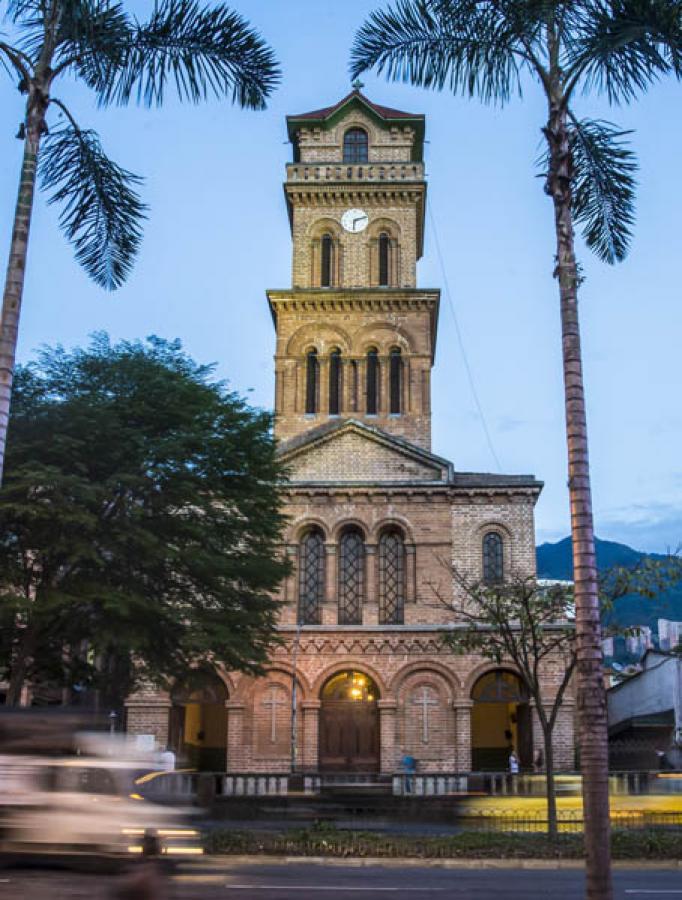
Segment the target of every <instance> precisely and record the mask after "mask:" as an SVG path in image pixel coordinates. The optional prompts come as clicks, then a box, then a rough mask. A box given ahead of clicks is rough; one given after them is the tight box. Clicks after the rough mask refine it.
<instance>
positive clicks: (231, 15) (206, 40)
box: [88, 0, 280, 109]
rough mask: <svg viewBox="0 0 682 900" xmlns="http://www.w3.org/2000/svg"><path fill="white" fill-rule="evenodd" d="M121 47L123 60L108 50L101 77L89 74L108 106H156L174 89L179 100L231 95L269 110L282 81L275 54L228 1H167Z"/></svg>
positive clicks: (93, 72) (252, 106) (251, 106)
mask: <svg viewBox="0 0 682 900" xmlns="http://www.w3.org/2000/svg"><path fill="white" fill-rule="evenodd" d="M117 47H118V49H117V53H118V55H116V53H114V52H112V50H113V48H109V54H108V55H105V56H104V58H103V59H102V64H101V67H100V71H99V72H98V70H97V67H96V66H95V67H93V68H91V69H89V70H88V72H89V73H90V78H89V81H90V84H91V86H92V87H94V88H95V90H96V91H97V93H98V95H99V100H100V102H101V103H102V104H105V105H106V104H109V103H120V104H125V103H128V102H129V101H130V99H131V98H134V99H135V100H136V101H137V102H142V103H144V104H146V105H147V106H151V105H153V104H157V105H158V104H161V103H162V102H163V100H164V97H165V94H166V91H167V90H168V88H169V86H171V87H173V88H174V89H175V91H176V93H177V95H178V96H179V97H180V99H181V100H190V101H192V102H195V103H196V102H198V101H200V100H203V99H205V98H206V97H207V96H209V95H210V94H213V95H214V96H216V97H223V96H225V95H227V96H230V97H231V99H232V102H234V103H237V104H239V105H240V106H242V107H246V108H249V109H263V108H264V107H265V102H266V99H267V98H268V96H269V95H270V94H271V92H272V91H273V90H274V88H275V87H276V86H277V84H278V83H279V80H280V70H279V67H278V65H277V62H276V60H275V56H274V53H273V51H272V50H271V49H270V48H269V47H268V45H267V44H266V43H265V41H264V40H263V38H261V36H260V35H259V34H258V33H257V32H256V31H255V30H254V29H252V28H251V27H250V26H249V25H248V23H247V22H246V21H245V20H244V19H243V18H242V17H241V16H240V15H239V14H238V13H236V12H233V11H231V10H230V9H228V8H227V7H225V6H223V5H222V4H221V5H218V6H215V7H205V8H204V7H200V6H199V3H198V2H197V0H161V2H160V3H158V4H157V5H156V6H155V8H154V12H153V13H152V16H151V18H150V19H149V21H148V22H146V23H144V24H139V23H135V24H134V25H133V26H132V28H131V31H130V34H129V36H126V38H125V40H124V41H122V42H120V43H118V44H117ZM89 65H92V64H91V63H90V64H89Z"/></svg>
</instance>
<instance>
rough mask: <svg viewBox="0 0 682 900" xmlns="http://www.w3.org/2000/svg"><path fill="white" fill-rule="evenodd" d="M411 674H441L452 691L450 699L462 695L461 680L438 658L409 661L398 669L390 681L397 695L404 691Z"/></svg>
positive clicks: (391, 687)
mask: <svg viewBox="0 0 682 900" xmlns="http://www.w3.org/2000/svg"><path fill="white" fill-rule="evenodd" d="M411 675H424V677H425V678H426V677H428V675H438V676H440V677H441V678H442V679H443V680H444V681H445V683H446V685H447V686H448V689H449V691H450V697H449V699H450V700H457V699H458V698H459V696H460V688H461V685H460V681H459V678H457V676H456V675H455V673H454V672H452V671H451V670H450V669H448V668H447V666H444V665H443V664H442V663H439V662H437V661H436V660H426V661H421V662H413V663H408V664H407V665H405V666H403V667H402V668H400V669H398V671H397V672H396V673H395V675H394V676H393V678H392V679H391V682H390V685H389V687H390V690H391V692H392V693H393V694H394V695H395V696H396V697H397V696H398V695H399V694H400V692H401V691H402V689H403V687H404V685H405V682H406V681H407V679H408V678H409V677H410V676H411Z"/></svg>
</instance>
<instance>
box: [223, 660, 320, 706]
mask: <svg viewBox="0 0 682 900" xmlns="http://www.w3.org/2000/svg"><path fill="white" fill-rule="evenodd" d="M273 675H279V676H284V677H286V678H288V679H289V683H291V679H292V678H293V676H294V667H293V666H292V665H291V664H290V663H287V662H283V661H282V662H280V661H279V660H278V661H277V662H275V663H273V664H272V665H270V666H268V668H267V669H266V670H265V672H264V673H263V675H261V676H259V677H252V678H245V679H243V680H242V682H241V684H240V686H239V688H238V690H237V692H236V694H235V696H234V697H233V698H231V699H234V700H236V701H238V702H242V703H248V702H249V701H251V700H253V697H254V695H255V694H256V692H257V691H260V690H261V689H262V688H263V686H264V685H267V684H268V680H269V679H271V678H272V676H273ZM296 682H297V684H298V689H299V690H300V692H301V696H300V697H299V700H300V701H303V700H307V699H308V698H309V697H310V696H311V694H310V682H309V680H308V678H307V676H306V675H305V674H304V673H303V672H302V671H301V669H300V668H297V669H296Z"/></svg>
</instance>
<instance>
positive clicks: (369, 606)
mask: <svg viewBox="0 0 682 900" xmlns="http://www.w3.org/2000/svg"><path fill="white" fill-rule="evenodd" d="M376 563H377V546H376V544H365V579H366V580H365V602H364V604H363V609H362V624H363V625H377V624H378V623H379V606H378V604H377V567H376Z"/></svg>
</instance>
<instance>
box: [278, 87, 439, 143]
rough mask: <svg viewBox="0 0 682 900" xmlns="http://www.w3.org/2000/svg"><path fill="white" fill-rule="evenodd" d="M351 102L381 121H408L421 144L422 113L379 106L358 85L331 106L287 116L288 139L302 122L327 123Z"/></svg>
mask: <svg viewBox="0 0 682 900" xmlns="http://www.w3.org/2000/svg"><path fill="white" fill-rule="evenodd" d="M351 103H357V104H359V105H361V106H364V107H365V109H367V111H368V112H369V113H370V114H371V115H373V116H375V117H376V118H378V119H381V120H382V121H383V122H386V123H391V122H401V123H402V124H404V125H406V124H408V123H409V124H411V125H412V127H413V128H414V130H415V132H416V133H417V139H418V142H419V143H420V144H421V142H422V141H423V140H424V127H425V122H426V119H425V116H424V115H422V114H421V113H411V112H405V111H404V110H401V109H391V107H389V106H380V105H379V104H378V103H373V102H372V101H371V100H370V99H369V98H368V97H365V95H364V94H363V93H362V92H361V91H360V88H359V87H355V88H353V90H352V91H351V92H350V93H349V94H346V96H345V97H343V98H342V99H341V100H339V101H338V103H334V104H333V105H332V106H325V107H323V108H322V109H313V110H312V111H311V112H306V113H299V114H298V115H292V116H287V131H288V133H289V140H291V141H293V140H294V132H295V131H296V129H297V128H298V127H300V126H301V125H302V124H304V123H306V122H317V123H320V124H322V123H324V124H328V123H329V122H330V120H332V119H333V118H334V117H335V116H336V115H337V114H338V113H339V112H340V111H341V110H343V109H344V108H345V107H346V106H348V105H349V104H351Z"/></svg>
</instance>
